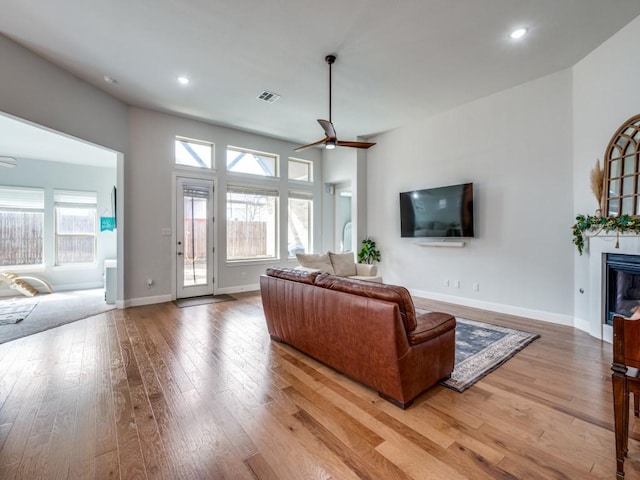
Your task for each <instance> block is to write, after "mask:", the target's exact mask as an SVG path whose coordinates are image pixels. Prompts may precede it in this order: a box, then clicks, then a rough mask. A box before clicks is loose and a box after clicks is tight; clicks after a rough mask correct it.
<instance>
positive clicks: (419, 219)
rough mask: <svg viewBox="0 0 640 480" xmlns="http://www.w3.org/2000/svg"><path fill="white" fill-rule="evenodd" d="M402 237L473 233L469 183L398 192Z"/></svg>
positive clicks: (452, 235)
mask: <svg viewBox="0 0 640 480" xmlns="http://www.w3.org/2000/svg"><path fill="white" fill-rule="evenodd" d="M400 231H401V236H402V237H432V238H449V237H458V238H460V237H473V236H474V233H473V183H463V184H460V185H450V186H447V187H438V188H427V189H424V190H414V191H411V192H401V193H400Z"/></svg>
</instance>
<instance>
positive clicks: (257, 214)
mask: <svg viewBox="0 0 640 480" xmlns="http://www.w3.org/2000/svg"><path fill="white" fill-rule="evenodd" d="M277 212H278V191H277V190H275V189H273V190H270V189H264V188H259V187H244V186H234V185H228V186H227V260H230V261H234V260H261V259H269V258H276V256H277V255H276V252H277V232H278V215H277Z"/></svg>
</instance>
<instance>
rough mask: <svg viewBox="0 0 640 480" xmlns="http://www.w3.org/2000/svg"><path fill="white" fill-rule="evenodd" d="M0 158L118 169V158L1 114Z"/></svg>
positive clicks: (98, 148) (104, 150)
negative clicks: (0, 156)
mask: <svg viewBox="0 0 640 480" xmlns="http://www.w3.org/2000/svg"><path fill="white" fill-rule="evenodd" d="M0 155H2V156H7V157H14V158H16V162H17V164H18V165H20V159H24V158H26V159H30V160H47V161H54V162H63V163H73V164H78V165H89V166H94V167H104V168H116V160H117V155H116V153H115V152H113V151H110V150H106V149H104V148H102V147H98V146H96V145H93V144H90V143H87V142H84V141H79V140H78V139H75V138H73V137H69V136H67V135H62V134H60V133H57V132H54V131H53V130H49V129H46V128H42V127H40V126H37V125H34V124H32V123H29V122H25V121H21V120H18V119H16V118H14V117H11V116H9V115H3V114H0Z"/></svg>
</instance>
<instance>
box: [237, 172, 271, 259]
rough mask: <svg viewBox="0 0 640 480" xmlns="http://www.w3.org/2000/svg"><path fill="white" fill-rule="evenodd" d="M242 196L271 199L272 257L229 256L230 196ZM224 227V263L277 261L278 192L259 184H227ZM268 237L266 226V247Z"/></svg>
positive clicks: (269, 186) (268, 185)
mask: <svg viewBox="0 0 640 480" xmlns="http://www.w3.org/2000/svg"><path fill="white" fill-rule="evenodd" d="M233 193H236V194H242V195H256V196H258V195H260V194H262V196H266V197H270V198H273V201H274V203H273V206H272V208H273V224H272V226H271V228H272V229H273V232H272V234H271V235H272V238H271V240H270V241H271V242H272V244H273V256H270V255H267V256H259V257H233V258H231V257H230V256H229V250H230V249H229V230H230V227H229V223H230V222H231V221H232V220H231V218H230V215H229V213H230V212H229V209H230V208H231V207H230V203H231V201H230V198H229V195H230V194H233ZM225 202H226V205H225V217H226V218H225V225H226V238H225V247H226V248H225V250H226V252H225V261H226V262H227V263H228V264H238V263H250V264H255V263H260V262H273V261H274V260H279V258H280V248H279V245H280V233H279V232H280V214H279V212H280V192H279V190H278V188H277V187H276V186H272V185H270V184H259V185H249V184H238V183H228V184H227V186H226V194H225ZM268 235H269V227H268V226H267V237H266V241H267V245H268V243H269V239H268Z"/></svg>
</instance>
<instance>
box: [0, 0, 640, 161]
mask: <svg viewBox="0 0 640 480" xmlns="http://www.w3.org/2000/svg"><path fill="white" fill-rule="evenodd" d="M638 15H640V1H638V0H615V1H602V0H562V1H558V0H535V1H532V0H483V1H459V0H458V1H456V0H404V1H398V2H391V1H389V0H350V1H348V2H345V1H344V0H324V1H323V2H320V3H319V2H317V1H311V0H278V1H271V2H264V1H257V0H233V1H222V0H138V1H135V2H132V1H130V0H102V1H100V0H96V1H90V2H87V1H86V0H65V1H59V0H56V1H47V2H32V1H25V0H2V15H1V16H0V32H1V33H2V34H4V35H6V36H7V37H9V38H11V39H13V40H14V41H16V42H18V43H19V44H22V45H23V46H25V47H27V48H29V49H30V50H32V51H34V52H36V53H37V54H39V55H41V56H43V57H45V58H47V59H48V60H50V61H51V62H53V63H55V64H57V65H59V66H60V67H62V68H64V69H66V70H68V71H70V72H72V73H73V74H74V75H76V76H78V77H80V78H82V79H84V80H86V81H87V82H89V83H91V84H93V85H95V86H97V87H98V88H100V89H102V90H104V91H106V92H108V93H109V94H111V95H113V96H115V97H117V98H119V99H121V100H122V101H124V102H126V103H128V104H131V105H135V106H141V107H148V108H152V109H156V110H160V111H166V112H172V113H176V114H179V115H183V116H187V117H190V118H196V119H201V120H204V121H207V122H212V123H216V124H221V125H226V126H231V127H234V128H238V129H241V130H245V131H250V132H256V133H261V134H264V135H268V136H272V137H276V138H282V139H285V140H291V141H294V142H297V143H310V142H312V141H315V140H319V139H320V138H321V137H322V136H323V132H322V129H321V128H320V126H319V125H318V124H317V122H316V119H318V118H325V119H327V118H328V116H329V113H328V66H327V64H326V63H325V62H324V57H325V56H326V55H327V54H329V53H335V54H337V56H338V59H337V61H336V63H335V65H334V67H333V118H332V120H333V123H334V125H335V127H336V130H337V132H338V136H339V138H341V139H343V140H354V139H355V138H356V137H359V136H360V137H365V138H366V137H367V136H370V135H374V134H377V133H380V132H383V131H386V130H389V129H392V128H395V127H398V126H401V125H403V124H406V123H409V122H411V121H412V119H415V118H417V117H421V116H425V115H433V114H435V113H438V112H442V111H445V110H448V109H451V108H453V107H455V106H458V105H461V104H464V103H467V102H469V101H472V100H474V99H477V98H480V97H483V96H486V95H489V94H491V93H494V92H498V91H500V90H504V89H506V88H509V87H512V86H515V85H518V84H521V83H524V82H527V81H529V80H532V79H535V78H538V77H541V76H544V75H547V74H550V73H553V72H556V71H558V70H561V69H564V68H567V67H570V66H572V65H574V64H575V63H576V62H578V61H579V60H580V59H582V58H583V57H584V56H585V55H586V54H588V53H589V52H591V51H592V50H594V49H595V48H596V47H597V46H598V45H599V44H601V43H602V42H603V41H605V40H606V39H607V38H609V37H610V36H611V35H613V34H614V33H615V32H616V31H618V30H619V29H620V28H622V27H623V26H624V25H626V24H627V23H629V22H630V21H631V20H633V19H634V18H635V17H637V16H638ZM521 26H523V27H526V28H527V29H528V34H527V35H526V36H525V37H524V38H522V39H520V40H518V41H514V40H511V39H510V38H509V33H510V32H511V31H512V30H513V29H515V28H516V27H521ZM105 75H109V76H111V77H113V78H114V79H116V80H117V83H114V84H107V83H105V81H104V79H103V77H104V76H105ZM179 75H186V76H188V77H189V78H190V79H191V83H190V84H189V85H187V86H181V85H179V84H178V83H177V81H176V79H177V77H178V76H179ZM263 90H268V91H271V92H275V93H277V94H279V95H281V96H282V98H281V99H280V100H278V101H277V102H275V103H272V104H269V103H266V102H263V101H260V100H257V99H256V97H257V96H258V95H259V94H260V93H261V92H262V91H263ZM0 148H1V145H0ZM3 154H6V153H3Z"/></svg>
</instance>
